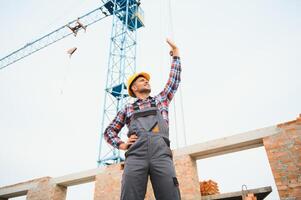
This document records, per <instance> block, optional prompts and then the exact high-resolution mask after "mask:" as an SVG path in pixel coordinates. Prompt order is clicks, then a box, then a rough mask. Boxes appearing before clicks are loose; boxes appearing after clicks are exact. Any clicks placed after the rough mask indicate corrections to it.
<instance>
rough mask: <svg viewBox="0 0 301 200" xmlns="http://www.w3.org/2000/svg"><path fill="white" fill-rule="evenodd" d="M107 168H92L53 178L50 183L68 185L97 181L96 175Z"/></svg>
mask: <svg viewBox="0 0 301 200" xmlns="http://www.w3.org/2000/svg"><path fill="white" fill-rule="evenodd" d="M105 168H106V167H99V168H96V169H91V170H87V171H83V172H78V173H73V174H69V175H66V176H61V177H57V178H52V179H51V180H50V183H51V184H58V185H61V186H66V187H68V186H73V185H79V184H83V183H88V182H92V181H95V176H96V175H97V174H101V173H102V172H104V170H105Z"/></svg>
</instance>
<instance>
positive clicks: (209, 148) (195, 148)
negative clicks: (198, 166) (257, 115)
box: [174, 126, 281, 159]
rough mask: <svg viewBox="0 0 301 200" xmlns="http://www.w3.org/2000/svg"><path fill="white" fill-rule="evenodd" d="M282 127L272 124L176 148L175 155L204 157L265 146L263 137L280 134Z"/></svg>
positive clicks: (195, 157)
mask: <svg viewBox="0 0 301 200" xmlns="http://www.w3.org/2000/svg"><path fill="white" fill-rule="evenodd" d="M280 132H281V129H280V128H278V127H277V126H270V127H266V128H261V129H257V130H253V131H248V132H245V133H241V134H237V135H233V136H229V137H224V138H220V139H216V140H212V141H208V142H203V143H200V144H195V145H190V146H187V147H183V148H180V149H176V150H174V156H180V155H185V154H186V155H187V154H188V155H190V156H191V157H192V158H194V159H203V158H208V157H213V156H218V155H223V154H227V153H233V152H237V151H242V150H246V149H251V148H256V147H260V146H263V138H265V137H267V136H270V135H274V134H278V133H280Z"/></svg>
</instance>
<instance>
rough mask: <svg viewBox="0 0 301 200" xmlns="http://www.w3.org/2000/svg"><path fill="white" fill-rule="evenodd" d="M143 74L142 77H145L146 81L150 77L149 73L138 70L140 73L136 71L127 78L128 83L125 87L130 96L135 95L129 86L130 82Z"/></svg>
mask: <svg viewBox="0 0 301 200" xmlns="http://www.w3.org/2000/svg"><path fill="white" fill-rule="evenodd" d="M140 76H143V77H144V78H146V79H147V80H148V81H149V79H150V75H149V74H148V73H146V72H140V73H136V74H134V75H132V76H131V77H130V78H129V79H128V84H127V89H128V93H129V95H130V96H131V97H136V96H135V94H134V93H133V91H132V90H131V86H132V84H133V83H134V82H135V80H136V79H137V78H138V77H140Z"/></svg>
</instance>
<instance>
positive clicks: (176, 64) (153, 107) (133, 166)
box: [104, 39, 181, 200]
mask: <svg viewBox="0 0 301 200" xmlns="http://www.w3.org/2000/svg"><path fill="white" fill-rule="evenodd" d="M166 41H167V43H168V44H169V46H170V48H171V51H170V55H171V56H172V63H171V70H170V74H169V79H168V81H167V84H166V85H165V87H164V89H163V91H162V92H160V93H159V94H158V95H156V96H154V97H151V96H150V92H151V87H150V84H149V80H150V75H149V74H148V73H145V72H141V73H137V74H134V75H133V76H131V77H130V78H129V80H128V85H127V86H128V87H127V89H128V93H129V95H130V96H132V97H135V98H137V100H136V101H135V102H134V103H133V104H127V105H126V106H125V107H124V108H123V109H122V110H120V111H119V112H118V113H117V116H116V117H115V119H114V120H113V121H112V122H111V124H110V125H109V126H108V127H107V128H106V130H105V132H104V137H105V139H106V141H107V142H108V143H109V144H111V145H112V146H114V147H115V148H118V149H120V150H127V151H126V153H125V157H126V160H125V165H124V172H123V177H122V187H121V197H120V199H121V200H144V198H145V193H146V188H147V181H148V176H150V179H151V183H152V186H153V190H154V194H155V197H156V199H157V200H179V199H180V198H181V197H180V191H179V183H178V180H177V178H176V174H175V169H174V165H173V160H172V152H171V150H170V141H169V139H168V138H169V131H168V130H169V129H168V106H169V104H170V102H171V100H172V98H173V97H174V94H175V92H176V90H177V88H178V86H179V83H180V74H181V63H180V57H179V50H178V48H177V46H176V45H175V43H173V42H172V41H171V40H169V39H167V40H166ZM125 124H126V125H127V127H128V129H129V132H128V140H127V141H126V142H123V141H122V140H121V139H120V137H118V133H119V132H120V130H121V129H122V127H123V126H124V125H125Z"/></svg>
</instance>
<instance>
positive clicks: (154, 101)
mask: <svg viewBox="0 0 301 200" xmlns="http://www.w3.org/2000/svg"><path fill="white" fill-rule="evenodd" d="M150 103H151V107H153V108H154V107H157V105H156V99H155V98H152V99H151V102H150ZM133 107H134V111H138V110H140V108H139V105H138V102H137V101H135V102H134V103H133Z"/></svg>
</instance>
